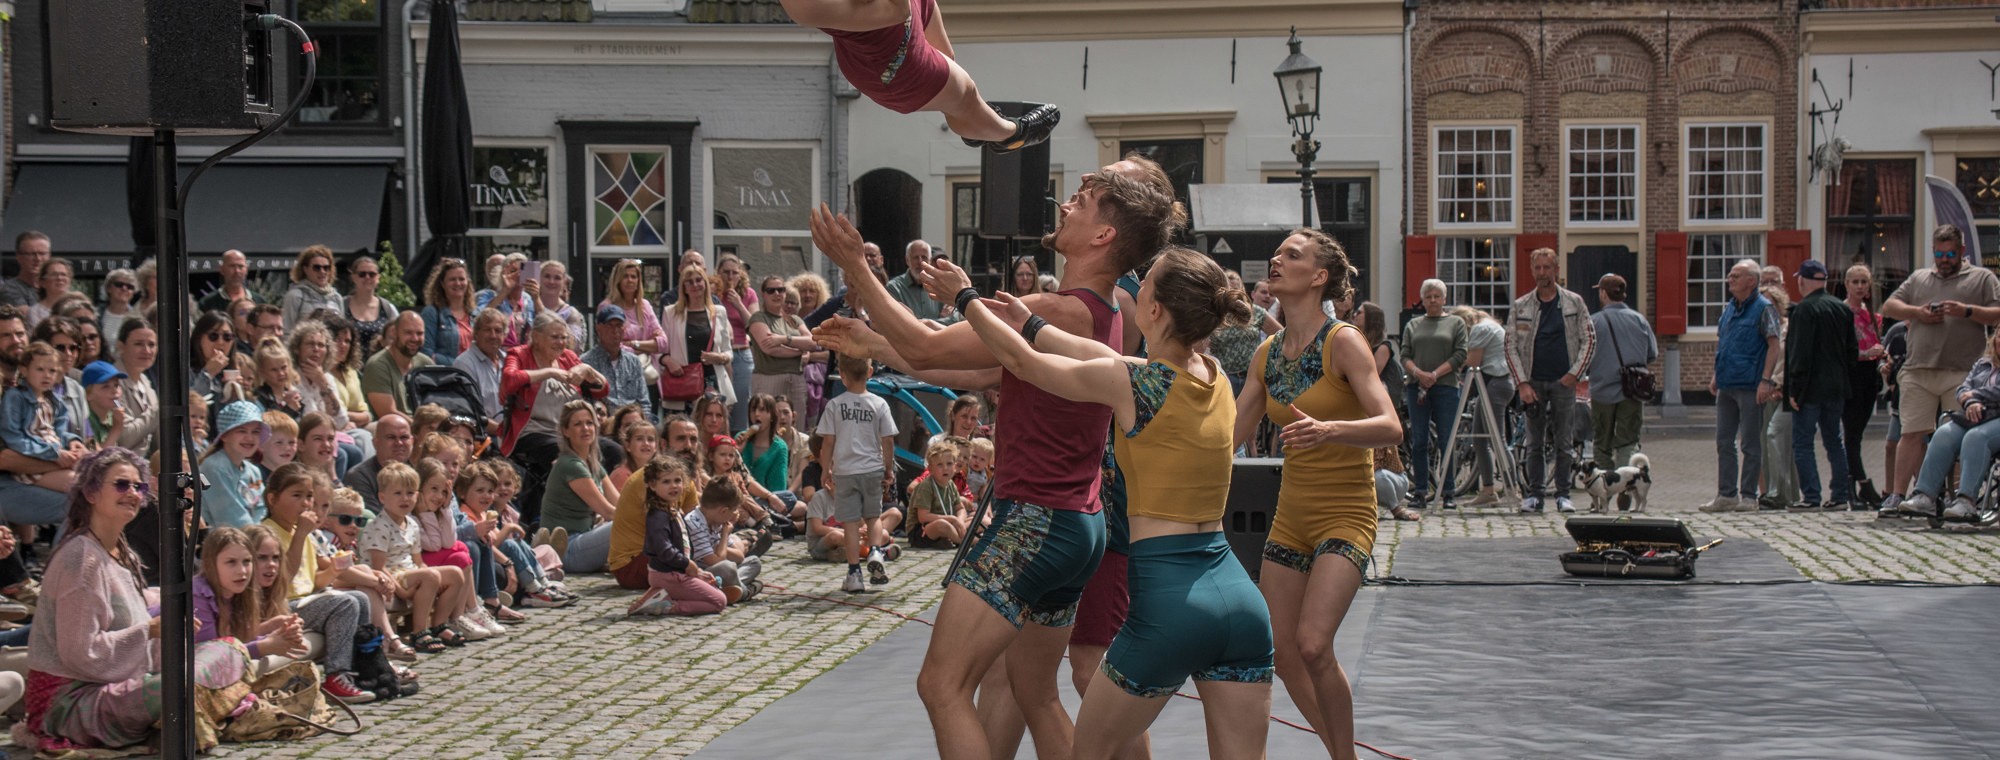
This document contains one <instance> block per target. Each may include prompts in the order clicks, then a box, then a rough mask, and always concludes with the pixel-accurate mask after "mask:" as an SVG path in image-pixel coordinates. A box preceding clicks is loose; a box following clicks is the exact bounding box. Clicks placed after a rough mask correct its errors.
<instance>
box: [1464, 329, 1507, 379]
mask: <svg viewBox="0 0 2000 760" xmlns="http://www.w3.org/2000/svg"><path fill="white" fill-rule="evenodd" d="M1465 347H1466V349H1467V350H1471V349H1475V348H1483V349H1486V354H1485V356H1483V357H1481V359H1480V362H1479V371H1480V372H1484V373H1486V374H1487V375H1489V376H1492V377H1502V376H1505V375H1506V374H1507V328H1505V327H1501V326H1500V323H1499V322H1495V321H1493V320H1490V319H1482V320H1480V321H1479V324H1477V325H1474V326H1473V327H1472V338H1471V340H1468V341H1467V342H1466V346H1465Z"/></svg>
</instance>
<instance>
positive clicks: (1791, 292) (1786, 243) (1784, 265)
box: [1764, 230, 1812, 303]
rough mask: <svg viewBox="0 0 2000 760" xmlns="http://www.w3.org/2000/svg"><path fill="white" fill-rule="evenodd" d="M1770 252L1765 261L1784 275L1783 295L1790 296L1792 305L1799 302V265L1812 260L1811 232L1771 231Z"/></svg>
mask: <svg viewBox="0 0 2000 760" xmlns="http://www.w3.org/2000/svg"><path fill="white" fill-rule="evenodd" d="M1768 245H1769V246H1770V252H1769V255H1768V256H1765V257H1764V260H1765V261H1768V262H1770V263H1771V265H1772V266H1776V267H1777V268H1779V269H1781V270H1783V271H1784V273H1785V295H1788V296H1791V298H1792V303H1798V302H1799V283H1798V278H1796V277H1793V276H1792V275H1794V274H1797V273H1798V271H1799V265H1800V264H1803V263H1805V261H1806V259H1810V258H1812V230H1772V231H1771V236H1770V243H1769V244H1768Z"/></svg>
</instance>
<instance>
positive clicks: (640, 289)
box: [604, 259, 646, 306]
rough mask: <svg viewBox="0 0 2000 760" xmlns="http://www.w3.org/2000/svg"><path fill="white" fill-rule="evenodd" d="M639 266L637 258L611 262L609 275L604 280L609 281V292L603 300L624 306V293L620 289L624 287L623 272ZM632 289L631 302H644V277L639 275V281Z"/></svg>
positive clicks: (634, 269) (636, 269)
mask: <svg viewBox="0 0 2000 760" xmlns="http://www.w3.org/2000/svg"><path fill="white" fill-rule="evenodd" d="M639 267H640V264H639V260H638V259H619V260H618V263H616V264H612V265H611V276H610V277H609V278H608V279H606V280H605V282H607V283H610V286H611V294H610V295H607V296H605V297H604V300H605V301H606V302H609V303H614V304H618V305H619V306H624V305H625V301H624V298H625V294H624V292H622V291H623V290H624V288H625V285H624V282H625V273H626V272H633V271H638V269H639ZM632 291H633V292H632V302H634V303H645V302H646V278H645V277H644V276H643V275H641V276H640V277H639V282H638V284H637V285H634V286H633V288H632Z"/></svg>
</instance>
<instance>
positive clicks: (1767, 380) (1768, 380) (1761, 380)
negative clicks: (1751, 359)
mask: <svg viewBox="0 0 2000 760" xmlns="http://www.w3.org/2000/svg"><path fill="white" fill-rule="evenodd" d="M1765 383H1770V384H1771V387H1773V388H1775V387H1777V385H1778V381H1776V380H1772V379H1771V378H1768V377H1760V378H1757V384H1758V385H1763V384H1765Z"/></svg>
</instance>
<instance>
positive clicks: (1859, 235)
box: [1826, 158, 1929, 304]
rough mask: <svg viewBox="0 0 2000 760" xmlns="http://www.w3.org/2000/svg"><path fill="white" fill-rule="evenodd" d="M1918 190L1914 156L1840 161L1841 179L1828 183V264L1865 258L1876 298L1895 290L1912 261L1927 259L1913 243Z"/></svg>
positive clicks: (1841, 264)
mask: <svg viewBox="0 0 2000 760" xmlns="http://www.w3.org/2000/svg"><path fill="white" fill-rule="evenodd" d="M1916 193H1917V162H1916V161H1915V160H1914V159H1908V158H1894V159H1860V158H1849V159H1847V160H1846V161H1844V162H1842V163H1841V165H1840V181H1839V182H1838V183H1837V184H1832V185H1828V186H1827V188H1826V260H1827V264H1828V266H1829V267H1837V268H1839V269H1846V268H1847V267H1848V266H1851V265H1854V264H1867V265H1868V268H1869V269H1872V270H1874V272H1875V286H1876V288H1877V289H1878V290H1879V292H1877V293H1874V294H1872V295H1873V296H1874V303H1877V304H1880V303H1881V302H1882V298H1883V297H1884V296H1886V295H1888V294H1889V293H1893V292H1895V290H1896V286H1898V285H1901V284H1902V283H1903V280H1904V279H1905V278H1908V277H1909V276H1910V269H1911V267H1912V266H1913V265H1924V266H1928V264H1929V262H1918V261H1917V260H1916V252H1915V251H1914V250H1912V249H1911V246H1912V245H1913V244H1914V241H1915V240H1916V238H1917V236H1916ZM1926 240H1928V236H1926ZM1844 287H1845V286H1842V287H1841V288H1836V290H1842V289H1844Z"/></svg>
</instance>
